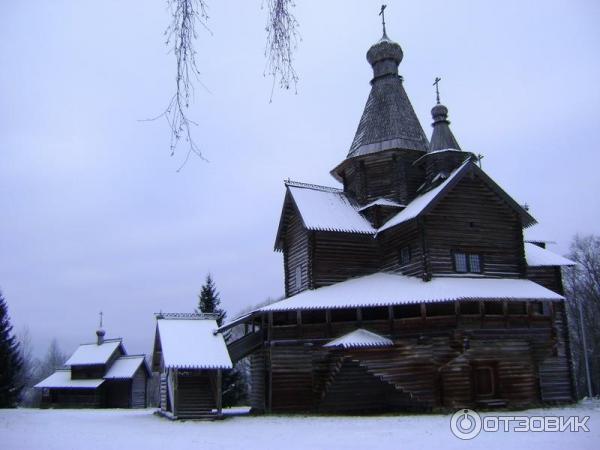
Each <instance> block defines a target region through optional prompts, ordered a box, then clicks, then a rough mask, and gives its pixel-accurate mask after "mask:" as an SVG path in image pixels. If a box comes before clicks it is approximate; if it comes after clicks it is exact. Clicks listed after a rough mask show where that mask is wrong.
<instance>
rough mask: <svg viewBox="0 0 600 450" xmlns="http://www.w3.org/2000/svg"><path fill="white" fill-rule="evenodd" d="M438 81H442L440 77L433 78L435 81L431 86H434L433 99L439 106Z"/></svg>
mask: <svg viewBox="0 0 600 450" xmlns="http://www.w3.org/2000/svg"><path fill="white" fill-rule="evenodd" d="M440 81H442V79H441V78H440V77H435V81H434V82H433V86H435V98H436V100H437V104H438V105H439V104H440V88H439V86H438V85H439V84H440Z"/></svg>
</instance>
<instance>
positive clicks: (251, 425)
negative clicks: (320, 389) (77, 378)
mask: <svg viewBox="0 0 600 450" xmlns="http://www.w3.org/2000/svg"><path fill="white" fill-rule="evenodd" d="M490 414H492V413H486V415H490ZM500 414H502V415H513V416H514V415H519V416H521V415H528V416H540V415H543V416H549V415H564V416H571V415H578V416H590V419H589V421H588V422H587V426H588V428H589V430H590V431H589V432H577V433H569V432H553V433H539V432H538V433H533V432H525V433H523V432H521V433H517V432H514V431H512V432H496V433H491V432H488V433H485V432H481V433H480V434H479V436H477V437H476V438H474V439H473V440H470V441H462V440H459V439H458V438H456V437H454V436H453V435H452V434H451V432H450V415H441V414H436V415H395V416H391V415H384V416H371V417H339V416H258V417H250V416H236V417H229V418H227V419H226V420H223V421H217V422H193V421H187V422H171V421H169V420H167V419H164V418H160V417H157V416H155V415H153V410H151V409H147V410H95V411H94V410H35V409H18V410H0V448H1V449H3V450H20V449H27V450H34V449H35V450H37V449H40V450H41V449H47V450H54V449H57V450H68V449H82V450H112V449H119V450H132V449H144V450H153V449H160V450H165V449H166V450H182V449H203V450H204V449H237V448H245V449H254V448H257V449H284V450H294V449H325V448H330V449H337V448H341V449H361V450H362V449H371V448H372V449H378V450H379V449H431V448H436V449H472V448H485V449H486V450H495V449H500V448H502V449H503V450H506V449H509V450H516V449H520V448H543V449H544V450H553V449H561V450H563V449H569V450H575V449H584V448H585V449H598V448H600V401H598V400H591V401H584V402H582V403H580V404H578V405H574V406H572V407H565V408H552V409H535V410H534V409H532V410H528V411H518V412H506V411H503V412H501V413H500Z"/></svg>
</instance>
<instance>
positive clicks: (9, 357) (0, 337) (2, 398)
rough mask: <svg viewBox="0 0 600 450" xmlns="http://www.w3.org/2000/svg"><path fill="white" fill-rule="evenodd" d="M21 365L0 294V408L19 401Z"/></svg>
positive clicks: (16, 343)
mask: <svg viewBox="0 0 600 450" xmlns="http://www.w3.org/2000/svg"><path fill="white" fill-rule="evenodd" d="M21 365H22V362H21V354H20V351H19V343H18V341H17V339H16V337H15V336H14V334H13V333H12V326H11V324H10V318H9V316H8V307H7V305H6V300H4V297H3V296H2V293H1V292H0V408H13V407H15V406H16V405H17V402H18V401H19V397H20V393H21V389H22V386H19V385H18V378H19V375H20V372H21Z"/></svg>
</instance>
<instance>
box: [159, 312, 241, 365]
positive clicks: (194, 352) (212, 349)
mask: <svg viewBox="0 0 600 450" xmlns="http://www.w3.org/2000/svg"><path fill="white" fill-rule="evenodd" d="M156 324H157V325H156V332H157V336H158V339H157V341H158V345H160V350H161V351H162V358H163V363H164V366H165V367H167V368H174V369H231V368H232V367H233V364H232V363H231V358H230V357H229V352H228V351H227V345H226V344H225V339H223V335H222V334H221V333H215V332H216V330H217V328H218V326H217V321H216V320H212V319H204V318H199V317H198V318H196V317H193V316H191V317H187V318H175V317H173V318H166V317H165V318H161V317H158V318H157V320H156ZM154 351H155V352H156V351H157V349H156V348H155V349H154Z"/></svg>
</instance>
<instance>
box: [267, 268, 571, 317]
mask: <svg viewBox="0 0 600 450" xmlns="http://www.w3.org/2000/svg"><path fill="white" fill-rule="evenodd" d="M456 300H520V301H524V300H548V301H553V300H564V297H562V296H561V295H558V294H557V293H555V292H553V291H551V290H549V289H547V288H545V287H543V286H540V285H539V284H537V283H534V282H533V281H531V280H526V279H522V278H519V279H513V278H485V277H477V278H470V277H465V276H460V277H434V278H433V279H432V280H431V281H423V280H421V279H420V278H417V277H408V276H405V275H399V274H393V273H386V272H378V273H374V274H371V275H366V276H363V277H357V278H351V279H349V280H346V281H342V282H340V283H336V284H333V285H330V286H325V287H321V288H318V289H312V290H306V291H303V292H301V293H299V294H296V295H294V296H292V297H288V298H286V299H284V300H280V301H279V302H275V303H271V304H270V305H267V306H264V307H262V308H260V309H259V311H289V310H302V309H336V308H359V307H369V306H389V305H403V304H414V303H421V302H445V301H456Z"/></svg>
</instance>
